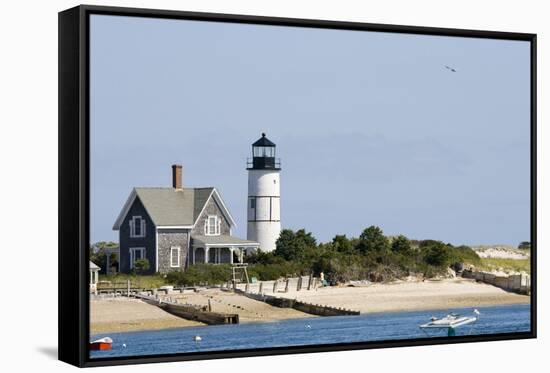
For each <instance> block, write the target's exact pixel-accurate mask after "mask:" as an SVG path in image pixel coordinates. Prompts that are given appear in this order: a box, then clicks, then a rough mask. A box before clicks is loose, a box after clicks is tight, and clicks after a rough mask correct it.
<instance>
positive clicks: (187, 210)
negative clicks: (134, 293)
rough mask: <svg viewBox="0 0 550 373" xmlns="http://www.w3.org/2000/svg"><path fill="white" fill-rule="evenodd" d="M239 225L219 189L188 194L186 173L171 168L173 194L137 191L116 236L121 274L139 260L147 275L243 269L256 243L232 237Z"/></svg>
mask: <svg viewBox="0 0 550 373" xmlns="http://www.w3.org/2000/svg"><path fill="white" fill-rule="evenodd" d="M234 227H235V221H234V220H233V217H232V216H231V214H230V212H229V210H228V209H227V207H226V205H225V203H224V202H223V199H222V198H221V196H220V193H219V192H218V190H217V189H216V188H213V187H207V188H184V187H183V184H182V167H181V166H180V165H173V166H172V188H134V189H133V190H132V192H131V193H130V196H129V197H128V199H127V201H126V203H125V204H124V206H123V208H122V211H121V212H120V214H119V216H118V218H117V219H116V222H115V224H114V226H113V230H117V231H118V232H119V243H120V260H119V265H120V271H121V272H124V273H128V272H130V271H131V270H132V269H133V268H134V263H135V261H136V260H138V259H147V260H148V261H149V271H148V272H149V273H154V272H161V273H166V272H169V271H174V270H183V269H185V268H186V267H188V266H190V265H194V264H197V263H214V264H216V263H242V261H243V255H244V253H245V252H246V250H249V249H257V248H258V246H259V244H258V243H257V242H252V241H247V240H243V239H240V238H237V237H234V236H232V235H231V231H232V229H233V228H234Z"/></svg>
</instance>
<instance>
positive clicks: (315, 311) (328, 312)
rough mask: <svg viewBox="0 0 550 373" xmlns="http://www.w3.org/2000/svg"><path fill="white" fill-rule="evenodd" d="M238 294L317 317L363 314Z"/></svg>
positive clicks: (264, 296)
mask: <svg viewBox="0 0 550 373" xmlns="http://www.w3.org/2000/svg"><path fill="white" fill-rule="evenodd" d="M237 293H239V294H242V295H244V296H246V297H248V298H251V299H254V300H257V301H261V302H265V303H267V304H269V305H271V306H275V307H279V308H294V309H295V310H298V311H302V312H304V313H309V314H311V315H316V316H355V315H360V314H361V312H359V311H355V310H350V309H346V308H339V307H332V306H326V305H322V304H313V303H307V302H302V301H299V300H296V299H290V298H282V297H275V296H272V295H265V294H252V293H246V292H244V291H240V290H237Z"/></svg>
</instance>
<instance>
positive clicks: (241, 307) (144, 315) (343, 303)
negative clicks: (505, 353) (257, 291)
mask: <svg viewBox="0 0 550 373" xmlns="http://www.w3.org/2000/svg"><path fill="white" fill-rule="evenodd" d="M277 295H278V296H281V297H289V298H293V299H294V298H296V299H298V300H302V301H305V302H310V303H316V304H323V305H331V306H336V307H345V308H349V309H353V310H358V311H361V313H362V314H365V313H371V312H396V311H409V310H411V311H412V310H431V309H449V310H452V309H453V308H460V307H481V306H489V305H501V304H521V303H523V304H526V303H529V297H528V296H526V295H519V294H514V293H510V292H506V291H504V290H502V289H500V288H497V287H495V286H492V285H487V284H483V283H478V282H475V281H474V280H470V279H462V278H457V279H447V280H440V281H425V282H397V283H391V284H372V285H368V286H365V287H326V288H319V289H317V290H310V291H306V290H302V291H299V292H296V291H295V292H289V293H278V294H277ZM171 297H172V298H173V299H176V298H177V299H178V301H179V302H180V303H191V304H197V305H207V304H208V300H210V304H211V306H212V311H214V312H224V313H238V314H239V319H240V322H241V323H245V322H255V321H264V322H265V321H275V320H282V319H291V318H300V317H315V316H313V315H310V314H306V313H303V312H300V311H297V310H294V309H289V308H277V307H272V306H270V305H268V304H266V303H263V302H259V301H255V300H252V299H250V298H247V297H245V296H242V295H238V294H234V293H230V292H225V291H221V290H218V289H208V290H202V291H200V292H197V293H189V294H175V295H171ZM198 325H204V324H202V323H199V322H194V321H188V320H184V319H181V318H179V317H176V316H173V315H171V314H168V313H166V312H164V311H163V310H161V309H160V308H158V307H156V306H152V305H148V304H146V303H144V302H142V301H140V300H136V299H128V298H122V297H121V298H116V299H102V300H93V301H91V333H92V334H96V333H103V332H123V331H133V330H152V329H166V328H180V327H187V326H198Z"/></svg>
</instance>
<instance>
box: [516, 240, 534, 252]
mask: <svg viewBox="0 0 550 373" xmlns="http://www.w3.org/2000/svg"><path fill="white" fill-rule="evenodd" d="M518 249H521V250H530V249H531V242H529V241H523V242H520V244H519V245H518Z"/></svg>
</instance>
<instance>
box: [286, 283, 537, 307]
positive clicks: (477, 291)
mask: <svg viewBox="0 0 550 373" xmlns="http://www.w3.org/2000/svg"><path fill="white" fill-rule="evenodd" d="M280 295H281V296H286V297H290V298H296V299H298V300H302V301H305V302H310V303H317V304H323V305H331V306H336V307H344V308H350V309H354V310H358V311H361V313H370V312H395V311H414V310H432V309H452V308H460V307H481V306H491V305H499V304H526V303H529V300H530V298H529V296H527V295H519V294H515V293H511V292H507V291H505V290H502V289H500V288H497V287H495V286H492V285H487V284H484V283H480V282H476V281H475V280H471V279H463V278H456V279H446V280H439V281H425V282H396V283H391V284H372V285H368V286H365V287H339V288H333V287H330V288H329V287H325V288H319V289H317V290H316V291H309V292H296V293H293V294H290V293H288V294H280Z"/></svg>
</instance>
